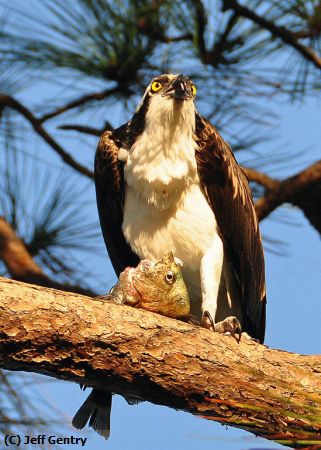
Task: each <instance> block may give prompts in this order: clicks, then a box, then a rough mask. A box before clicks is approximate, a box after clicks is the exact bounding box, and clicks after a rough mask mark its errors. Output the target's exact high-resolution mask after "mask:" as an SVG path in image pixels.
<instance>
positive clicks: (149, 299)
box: [72, 252, 190, 439]
mask: <svg viewBox="0 0 321 450" xmlns="http://www.w3.org/2000/svg"><path fill="white" fill-rule="evenodd" d="M182 264H183V263H182V262H181V261H180V260H179V259H178V258H176V257H174V255H173V253H172V252H168V253H166V254H165V255H164V256H163V257H162V258H161V259H160V260H159V261H156V262H153V261H150V260H147V259H144V260H142V261H140V263H139V264H138V266H137V267H127V268H126V269H125V270H124V271H123V272H122V273H121V274H120V276H119V280H118V282H117V284H116V285H115V286H114V287H113V288H112V289H111V291H110V292H109V293H108V294H105V295H101V296H98V297H96V299H99V300H102V301H112V302H115V303H118V304H125V305H130V306H133V307H135V308H142V309H146V310H148V311H151V312H154V313H158V314H161V315H164V316H167V317H171V318H176V319H181V320H186V321H188V320H189V318H190V299H189V296H188V292H187V288H186V285H185V282H184V279H183V275H182V272H181V270H180V267H181V266H182ZM83 388H84V389H85V386H83ZM126 400H127V402H128V403H129V404H135V403H138V402H139V401H140V399H135V398H127V397H126ZM111 405H112V393H111V392H107V391H103V390H100V389H93V390H92V391H91V393H90V394H89V396H88V397H87V399H86V400H85V402H84V403H83V404H82V406H81V407H80V408H79V410H78V411H77V412H76V414H75V416H74V418H73V420H72V425H73V426H74V427H75V428H77V429H78V430H80V429H83V428H84V427H85V426H86V424H87V422H88V420H89V426H90V427H92V428H93V429H94V430H95V431H96V432H97V433H99V434H100V435H101V436H103V437H104V438H105V439H108V437H109V435H110V414H111Z"/></svg>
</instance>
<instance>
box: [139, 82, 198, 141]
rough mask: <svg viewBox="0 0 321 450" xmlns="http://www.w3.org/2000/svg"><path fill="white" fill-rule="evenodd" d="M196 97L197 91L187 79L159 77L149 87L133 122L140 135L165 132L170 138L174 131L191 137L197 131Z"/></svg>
mask: <svg viewBox="0 0 321 450" xmlns="http://www.w3.org/2000/svg"><path fill="white" fill-rule="evenodd" d="M195 95H196V87H195V86H194V84H193V82H192V80H190V79H189V78H188V77H186V76H185V75H173V74H163V75H159V76H157V77H155V78H154V79H153V80H152V81H151V83H150V84H149V85H148V86H147V89H146V91H145V93H144V95H143V98H142V99H141V101H140V103H139V104H138V106H137V108H136V112H135V115H134V117H133V121H132V122H133V123H135V126H136V129H140V131H143V130H147V129H152V130H153V132H155V130H156V129H158V130H164V128H166V129H167V130H169V132H170V134H171V136H172V135H173V132H174V130H175V131H177V132H180V133H182V132H184V131H185V130H186V131H187V132H188V133H189V134H190V133H192V132H193V130H194V128H195V105H194V99H195ZM160 132H161V131H160ZM138 134H139V133H138Z"/></svg>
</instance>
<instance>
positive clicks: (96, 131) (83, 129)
mask: <svg viewBox="0 0 321 450" xmlns="http://www.w3.org/2000/svg"><path fill="white" fill-rule="evenodd" d="M58 128H59V129H60V130H67V131H69V130H71V131H78V132H79V133H84V134H90V135H91V136H101V135H102V134H103V132H104V131H106V130H112V129H113V127H112V126H111V125H110V124H109V123H107V122H105V127H104V128H94V127H88V126H87V125H78V124H65V125H59V127H58Z"/></svg>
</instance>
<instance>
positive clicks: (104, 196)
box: [95, 127, 139, 276]
mask: <svg viewBox="0 0 321 450" xmlns="http://www.w3.org/2000/svg"><path fill="white" fill-rule="evenodd" d="M115 134H116V135H117V138H116V137H115ZM122 134H124V141H125V140H127V136H126V128H125V127H121V128H119V129H118V130H117V133H115V132H114V133H113V132H111V131H106V132H105V133H103V135H102V136H101V138H100V140H99V143H98V146H97V151H96V156H95V185H96V197H97V207H98V213H99V219H100V225H101V229H102V233H103V236H104V240H105V244H106V247H107V250H108V254H109V257H110V260H111V262H112V265H113V267H114V270H115V272H116V274H117V276H119V274H120V272H122V271H123V270H124V269H125V268H126V267H127V266H131V267H135V266H136V265H137V264H138V263H139V258H138V256H137V255H136V254H135V253H134V252H133V251H132V250H131V248H130V246H129V244H128V242H127V241H126V239H125V236H124V234H123V232H122V224H123V214H124V197H125V193H124V163H123V162H121V161H119V160H118V152H119V149H120V147H122V142H121V141H120V140H119V137H120V136H121V135H122ZM126 146H127V144H126V142H124V147H126Z"/></svg>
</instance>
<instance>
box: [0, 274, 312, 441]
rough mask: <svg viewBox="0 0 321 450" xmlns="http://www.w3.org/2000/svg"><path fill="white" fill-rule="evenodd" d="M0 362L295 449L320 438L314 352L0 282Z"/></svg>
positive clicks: (8, 281)
mask: <svg viewBox="0 0 321 450" xmlns="http://www.w3.org/2000/svg"><path fill="white" fill-rule="evenodd" d="M0 312H1V313H0V367H1V368H4V369H8V370H26V371H33V372H37V373H41V374H44V375H49V376H52V377H55V378H59V379H64V380H69V381H74V382H78V383H84V384H86V385H89V386H95V387H99V388H100V389H106V386H108V387H109V389H110V390H111V391H112V392H115V393H119V394H125V395H131V396H133V395H135V396H138V397H139V398H144V399H145V400H148V401H151V402H153V403H156V404H161V405H167V406H169V407H173V408H177V409H182V410H185V411H188V412H190V413H192V414H196V415H200V416H203V417H204V418H206V419H210V420H215V421H218V422H221V423H225V424H229V425H231V426H236V427H239V428H243V429H245V430H248V431H250V432H252V433H255V434H257V435H259V436H262V437H265V438H268V439H272V440H275V441H278V442H281V443H282V444H284V445H289V446H291V447H296V448H304V447H309V448H310V449H317V448H320V445H321V412H320V411H321V356H302V355H297V354H292V353H287V352H282V351H279V350H270V349H269V348H268V347H266V346H264V345H260V344H257V343H255V342H253V341H250V340H247V339H244V338H243V339H242V340H241V343H240V344H238V343H237V342H236V341H235V340H234V339H233V338H232V337H230V336H222V335H219V334H217V333H213V332H211V331H209V330H205V329H202V328H199V327H196V326H193V325H190V324H186V323H183V322H179V321H176V320H171V319H168V318H166V317H161V316H159V315H156V314H152V313H148V312H146V311H142V310H138V309H134V308H130V307H127V306H123V305H116V304H113V303H108V302H105V303H104V302H102V301H98V300H93V299H90V298H86V297H83V296H79V295H75V294H70V293H66V292H60V291H55V290H50V289H46V288H41V287H39V286H30V285H25V284H22V283H18V282H15V281H12V280H6V279H2V280H1V281H0Z"/></svg>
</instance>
